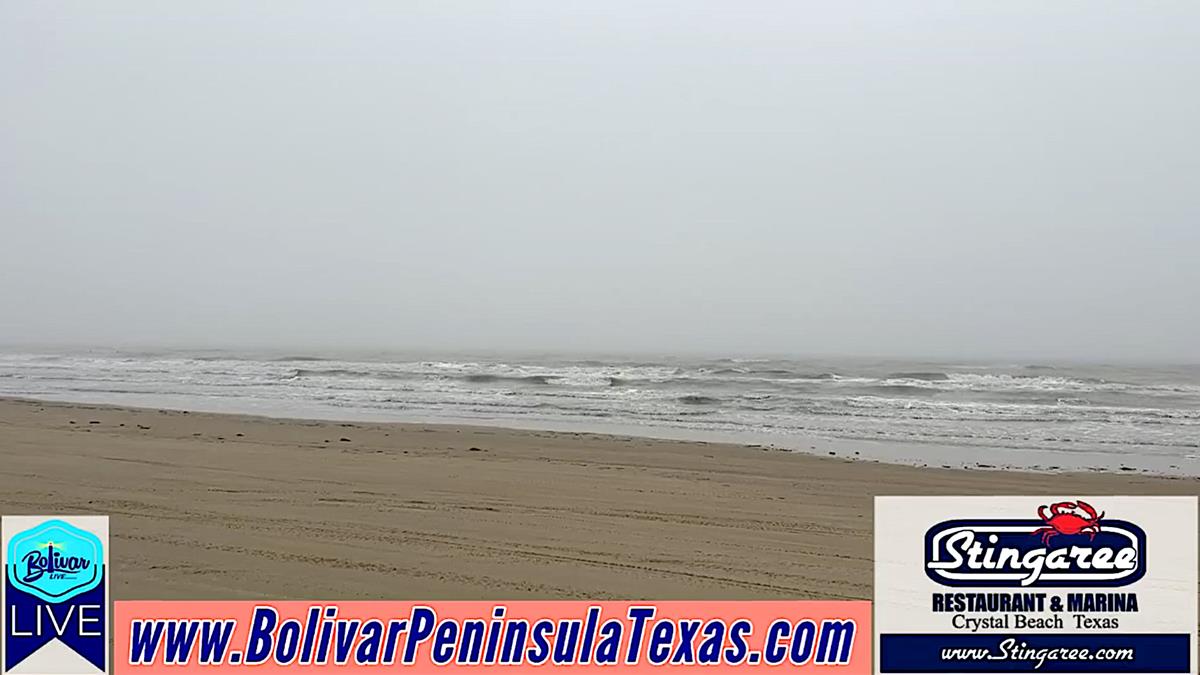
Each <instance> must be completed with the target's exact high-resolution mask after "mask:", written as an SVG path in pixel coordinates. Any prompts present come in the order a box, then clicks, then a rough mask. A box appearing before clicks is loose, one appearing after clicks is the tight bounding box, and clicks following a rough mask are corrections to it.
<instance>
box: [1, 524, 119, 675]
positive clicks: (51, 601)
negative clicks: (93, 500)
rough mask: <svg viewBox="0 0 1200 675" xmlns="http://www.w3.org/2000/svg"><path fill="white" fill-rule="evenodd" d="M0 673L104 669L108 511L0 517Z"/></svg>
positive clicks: (67, 674) (91, 673)
mask: <svg viewBox="0 0 1200 675" xmlns="http://www.w3.org/2000/svg"><path fill="white" fill-rule="evenodd" d="M0 531H2V534H3V548H0V551H2V552H3V558H4V580H3V581H4V583H3V588H2V590H0V597H2V598H3V607H4V614H3V621H2V623H3V627H4V630H3V635H4V658H3V663H0V675H26V674H34V673H57V674H59V675H97V674H100V673H105V672H106V671H107V668H108V648H109V643H108V554H107V551H106V550H105V549H106V548H107V545H108V517H107V516H62V517H47V516H4V518H3V519H2V521H0Z"/></svg>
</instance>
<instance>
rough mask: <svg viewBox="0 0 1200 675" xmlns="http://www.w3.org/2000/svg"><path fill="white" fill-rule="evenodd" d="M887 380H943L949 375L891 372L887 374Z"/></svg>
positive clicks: (948, 377) (947, 378)
mask: <svg viewBox="0 0 1200 675" xmlns="http://www.w3.org/2000/svg"><path fill="white" fill-rule="evenodd" d="M887 379H889V380H925V381H927V382H945V381H946V380H949V379H950V375H949V374H947V373H940V372H912V373H892V374H891V375H888V376H887Z"/></svg>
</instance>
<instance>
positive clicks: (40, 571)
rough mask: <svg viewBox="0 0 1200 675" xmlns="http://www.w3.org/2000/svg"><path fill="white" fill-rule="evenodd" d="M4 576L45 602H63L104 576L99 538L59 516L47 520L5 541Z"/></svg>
mask: <svg viewBox="0 0 1200 675" xmlns="http://www.w3.org/2000/svg"><path fill="white" fill-rule="evenodd" d="M8 561H9V562H8V565H7V568H8V570H7V572H8V580H9V582H10V583H12V585H13V586H14V587H16V588H19V589H21V590H23V591H25V592H27V593H30V594H32V595H36V596H37V597H39V598H41V599H42V600H45V601H46V602H65V601H67V600H70V599H71V598H74V597H75V596H77V595H79V594H81V593H86V592H87V591H90V590H92V589H93V588H95V587H97V586H99V585H100V582H101V581H103V580H104V571H103V570H104V545H103V544H101V543H100V538H99V537H97V536H96V535H94V534H92V533H91V532H88V531H86V530H81V529H79V528H78V527H75V526H74V525H71V524H70V523H66V522H63V521H61V520H50V521H46V522H45V523H42V524H41V525H38V526H37V527H35V528H33V529H30V530H26V531H24V532H21V533H19V534H17V535H15V536H14V537H13V538H12V539H10V540H9V542H8Z"/></svg>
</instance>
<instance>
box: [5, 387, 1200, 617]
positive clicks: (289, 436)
mask: <svg viewBox="0 0 1200 675" xmlns="http://www.w3.org/2000/svg"><path fill="white" fill-rule="evenodd" d="M1198 490H1200V481H1198V480H1197V479H1195V478H1174V479H1172V478H1156V477H1150V476H1143V475H1126V474H1119V473H1117V474H1113V473H1088V474H1065V473H1064V474H1054V473H1021V472H1002V471H965V470H951V469H934V468H918V467H910V466H898V465H888V464H878V463H872V462H866V461H854V460H851V459H846V458H842V457H813V456H808V455H800V454H794V453H787V452H779V451H775V450H770V449H762V448H753V447H746V446H738V445H725V444H716V443H696V442H682V441H664V440H651V439H644V438H633V437H622V436H605V435H600V434H587V433H564V432H543V431H518V430H509V429H499V428H488V427H470V426H443V425H423V424H375V423H361V422H354V423H338V422H324V421H310V420H283V419H270V418H261V417H249V416H239V415H217V414H207V413H196V412H182V411H159V410H143V409H128V408H117V407H106V406H94V405H81V404H66V403H46V402H36V401H22V400H11V399H0V513H7V514H17V513H30V514H53V513H66V514H71V513H77V514H84V513H98V514H108V515H110V516H111V517H112V523H111V529H112V551H111V555H112V560H113V563H114V570H113V582H112V588H113V591H114V595H115V596H116V597H117V598H119V599H132V598H163V599H167V598H201V599H203V598H212V599H217V598H222V599H234V598H268V597H270V598H305V599H307V598H324V599H354V598H374V599H497V598H547V599H548V598H561V599H567V598H597V599H602V598H659V599H667V598H696V599H698V598H857V599H868V598H870V597H871V577H872V566H871V551H872V531H871V519H872V515H871V509H872V497H873V496H874V495H877V494H1046V495H1048V496H1051V497H1054V498H1059V497H1073V496H1075V495H1089V494H1196V492H1197V491H1198Z"/></svg>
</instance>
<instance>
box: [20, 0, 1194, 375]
mask: <svg viewBox="0 0 1200 675" xmlns="http://www.w3.org/2000/svg"><path fill="white" fill-rule="evenodd" d="M1198 36H1200V4H1197V3H1195V2H1154V3H1141V2H1133V1H1128V2H1119V3H1118V2H1098V1H1097V2H1050V3H1047V2H1044V1H1042V0H1038V1H1030V2H1018V1H1003V2H999V1H998V2H962V1H960V0H953V1H949V2H925V1H922V2H898V1H896V0H887V1H885V2H877V3H870V2H853V3H846V2H841V1H837V2H834V1H830V2H821V3H813V2H778V3H768V2H733V1H730V0H726V1H724V2H697V1H695V0H687V1H681V2H674V3H653V2H642V1H639V2H614V1H612V0H604V1H603V2H601V1H596V2H578V3H573V2H570V3H569V2H561V0H546V1H537V2H534V1H526V2H504V3H500V2H475V1H472V2H447V1H446V0H436V1H433V2H409V1H392V0H389V1H387V2H365V1H359V0H356V1H354V2H335V1H333V0H329V1H326V2H301V1H289V2H266V1H259V2H245V1H242V0H239V1H236V2H215V1H214V0H202V1H194V2H185V1H181V0H173V1H172V2H153V1H150V0H144V1H142V2H119V1H116V0H104V2H93V1H90V0H88V1H82V2H39V1H34V0H24V1H17V0H9V1H8V2H4V3H3V4H0V343H10V344H12V343H22V344H33V345H49V344H65V343H71V344H89V345H97V346H105V345H141V346H195V347H238V346H256V347H262V346H278V347H283V348H291V347H295V348H304V347H308V348H322V347H342V348H358V347H368V348H398V349H411V348H424V347H437V348H468V349H474V348H498V349H532V350H541V349H550V350H558V351H592V350H602V351H656V352H667V353H670V352H678V351H687V352H695V351H700V352H717V353H730V354H753V353H791V354H841V353H844V354H870V355H902V356H903V355H924V356H970V355H976V356H989V355H1029V356H1044V357H1082V358H1099V359H1122V358H1138V359H1141V358H1151V359H1156V360H1159V359H1167V360H1170V359H1177V360H1191V361H1195V360H1198V359H1200V38H1198Z"/></svg>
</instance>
